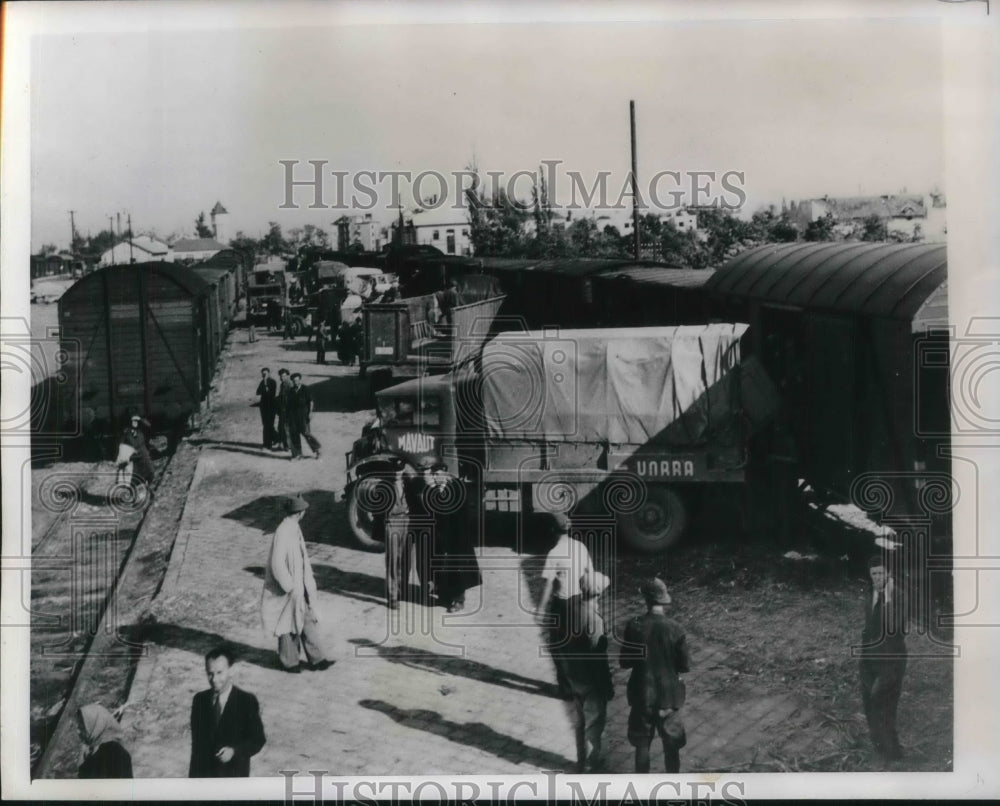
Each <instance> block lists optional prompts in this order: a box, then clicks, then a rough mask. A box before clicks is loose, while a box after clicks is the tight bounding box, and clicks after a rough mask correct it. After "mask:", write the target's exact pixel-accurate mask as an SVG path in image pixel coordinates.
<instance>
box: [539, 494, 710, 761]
mask: <svg viewBox="0 0 1000 806" xmlns="http://www.w3.org/2000/svg"><path fill="white" fill-rule="evenodd" d="M545 527H546V530H547V531H548V533H549V535H550V536H551V537H552V538H554V540H555V545H554V546H553V547H552V549H551V550H550V551H549V553H548V555H547V556H546V558H545V565H544V566H543V568H542V579H543V580H544V582H545V588H544V590H543V591H542V596H541V599H540V601H539V605H538V608H537V610H536V616H537V618H538V619H539V621H544V623H545V624H546V625H547V628H548V629H547V642H548V647H549V653H550V654H551V656H552V659H553V661H554V663H555V667H556V680H557V681H558V685H559V691H560V694H561V695H562V696H563V697H564V698H565V699H567V700H570V701H572V702H573V704H574V709H575V711H576V726H575V727H576V752H577V770H576V771H577V772H581V773H583V772H603V771H605V770H604V758H603V749H602V736H603V733H604V727H605V723H606V722H607V704H608V700H610V699H611V698H612V697H613V696H614V686H613V684H612V680H611V669H610V666H609V659H608V637H607V635H606V632H605V627H604V620H603V619H602V618H601V614H600V610H599V608H598V598H599V597H600V595H601V593H603V592H604V590H605V589H606V588H607V587H608V584H609V580H608V577H607V576H606V575H605V574H603V573H601V572H599V571H597V570H596V569H595V568H594V566H593V563H592V561H591V559H590V553H589V552H588V551H587V547H586V546H585V545H584V544H583V543H581V542H580V541H579V540H576V539H574V538H572V537H570V536H569V527H570V522H569V519H568V518H567V517H566V516H565V515H561V514H554V513H546V515H545ZM641 592H642V596H643V599H644V601H645V604H646V613H645V615H642V616H636V617H635V618H633V619H631V620H630V621H629V622H628V623H627V624H626V626H625V635H624V642H623V644H622V650H621V655H620V664H621V666H622V667H623V668H626V669H631V670H632V673H631V676H630V677H629V682H628V704H629V706H630V708H631V710H630V712H629V721H628V740H629V743H630V744H632V746H633V747H634V748H635V771H636V772H637V773H648V772H649V770H650V760H649V748H650V745H651V744H652V741H653V739H654V738H655V737H657V736H659V738H660V741H661V742H662V744H663V755H664V770H665V772H668V773H676V772H679V771H680V750H681V748H682V747H684V745H685V744H686V743H687V736H686V733H685V730H684V723H683V721H682V719H681V708H682V706H683V705H684V700H685V693H686V690H685V686H684V681H683V680H682V679H681V677H680V675H681V674H683V673H685V672H687V671H688V670H689V666H690V659H689V654H688V647H687V639H686V637H685V633H684V629H683V628H682V627H681V625H680V624H678V623H677V622H676V621H674V620H673V619H671V618H668V617H667V615H666V611H665V606H666V605H668V604H669V603H670V595H669V594H668V592H667V586H666V584H665V583H664V582H663V580H661V579H659V578H657V577H653V578H650V579H647V580H644V581H643V583H642V586H641Z"/></svg>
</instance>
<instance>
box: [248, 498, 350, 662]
mask: <svg viewBox="0 0 1000 806" xmlns="http://www.w3.org/2000/svg"><path fill="white" fill-rule="evenodd" d="M283 506H284V513H285V517H284V520H282V521H281V524H280V525H279V526H278V528H277V530H276V531H275V533H274V540H273V541H272V542H271V555H270V558H269V559H268V563H267V570H266V572H265V574H264V591H263V594H262V597H261V604H260V610H261V621H262V623H263V625H264V629H265V630H266V631H268V632H269V633H271V634H272V635H274V636H275V637H276V638H277V639H278V656H279V658H280V659H281V666H282V668H283V669H284V670H285V671H286V672H292V673H298V672H300V671H301V665H300V663H299V653H300V651H302V652H305V655H306V660H307V662H308V664H309V666H308V668H310V669H313V670H316V671H322V670H323V669H327V668H329V667H330V666H332V665H333V663H334V661H332V660H328V659H327V656H326V652H325V651H324V649H323V645H322V642H321V641H320V636H319V625H318V620H317V618H316V612H315V611H316V603H317V595H316V580H315V579H314V578H313V571H312V565H311V564H310V562H309V555H308V553H307V552H306V543H305V539H304V538H303V537H302V529H301V528H300V527H299V521H301V520H302V516H303V515H304V514H305V511H306V509H307V508H308V507H309V504H307V503H306V502H305V501H304V500H303V499H302V497H301V496H298V495H295V496H292V497H290V498H287V499H285V501H284V505H283Z"/></svg>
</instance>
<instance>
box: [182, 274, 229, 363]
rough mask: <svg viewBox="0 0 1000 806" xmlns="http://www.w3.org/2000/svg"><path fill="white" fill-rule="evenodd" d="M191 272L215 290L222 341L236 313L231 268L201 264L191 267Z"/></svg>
mask: <svg viewBox="0 0 1000 806" xmlns="http://www.w3.org/2000/svg"><path fill="white" fill-rule="evenodd" d="M191 270H192V271H193V272H194V273H195V274H197V275H198V276H199V277H201V278H202V279H203V280H204V281H205V282H206V283H208V284H209V285H211V286H212V287H213V288H214V289H215V293H214V296H215V307H216V308H217V310H218V317H219V321H220V325H221V336H222V340H223V341H224V340H225V334H226V333H227V332H228V331H229V328H231V327H232V322H233V319H234V318H235V317H236V311H237V301H236V280H235V272H234V270H233V269H232V268H223V267H220V266H204V265H201V264H197V265H194V266H192V267H191ZM220 347H221V342H220Z"/></svg>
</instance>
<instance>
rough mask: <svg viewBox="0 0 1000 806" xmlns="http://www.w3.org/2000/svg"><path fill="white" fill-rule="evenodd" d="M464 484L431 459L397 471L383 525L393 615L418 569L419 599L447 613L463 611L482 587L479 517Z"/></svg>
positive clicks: (388, 592) (390, 604)
mask: <svg viewBox="0 0 1000 806" xmlns="http://www.w3.org/2000/svg"><path fill="white" fill-rule="evenodd" d="M463 484H464V482H463V481H462V480H461V479H460V478H456V477H455V476H451V475H449V474H448V473H447V468H446V467H445V466H444V465H442V464H440V463H439V462H435V461H433V460H429V459H428V460H425V461H423V462H421V463H420V464H419V466H418V468H417V469H416V470H415V471H414V470H412V469H411V468H409V467H401V468H399V469H397V470H396V472H395V475H394V478H393V492H392V499H391V500H392V504H391V506H390V509H389V511H388V513H387V514H386V515H385V517H384V519H382V520H381V524H380V528H382V529H383V530H384V539H385V582H386V603H387V605H388V607H389V609H390V610H397V609H398V608H399V603H400V601H404V600H406V599H407V598H408V594H409V586H410V576H411V572H412V570H413V569H414V568H415V569H416V573H417V579H418V581H419V584H420V598H421V600H422V601H424V602H430V601H431V599H432V598H433V597H436V598H437V602H438V604H440V605H441V606H443V607H445V608H446V609H447V611H448V612H449V613H455V612H458V611H460V610H462V609H463V608H464V607H465V592H466V591H467V590H469V589H470V588H474V587H476V586H478V585H479V584H481V582H482V576H481V574H480V572H479V562H478V560H477V559H476V552H475V544H476V543H477V542H478V540H477V537H478V535H479V529H478V524H477V523H475V520H476V517H477V512H476V510H475V508H474V507H472V506H470V505H469V504H468V503H465V499H466V495H465V491H464V489H462V485H463ZM456 485H457V486H456ZM456 501H457V502H459V503H458V505H457V506H454V505H453V502H456ZM448 502H452V503H448Z"/></svg>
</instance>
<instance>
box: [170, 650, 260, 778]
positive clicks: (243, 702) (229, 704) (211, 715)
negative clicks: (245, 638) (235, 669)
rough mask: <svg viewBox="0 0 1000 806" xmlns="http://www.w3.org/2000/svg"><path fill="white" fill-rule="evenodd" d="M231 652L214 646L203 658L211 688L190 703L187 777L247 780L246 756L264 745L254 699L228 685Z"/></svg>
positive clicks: (254, 752)
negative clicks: (189, 743)
mask: <svg viewBox="0 0 1000 806" xmlns="http://www.w3.org/2000/svg"><path fill="white" fill-rule="evenodd" d="M232 665H233V653H232V652H231V651H230V650H229V649H228V648H226V647H216V648H215V649H213V650H212V651H211V652H209V653H208V654H207V655H206V656H205V673H206V674H207V675H208V682H209V685H210V686H211V688H209V689H208V690H207V691H199V692H198V693H197V694H195V695H194V701H193V702H192V703H191V766H190V768H189V770H188V777H189V778H249V777H250V757H251V756H254V755H256V754H257V753H259V752H260V749H261V748H262V747H263V746H264V741H265V738H264V726H263V724H261V721H260V706H259V705H258V704H257V698H256V697H255V696H254V695H253V694H250V693H249V692H246V691H243V689H240V688H237V687H236V686H234V685H233V682H232Z"/></svg>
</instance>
